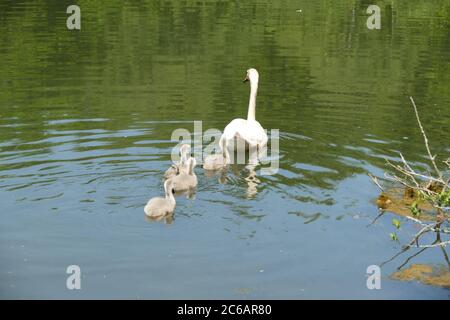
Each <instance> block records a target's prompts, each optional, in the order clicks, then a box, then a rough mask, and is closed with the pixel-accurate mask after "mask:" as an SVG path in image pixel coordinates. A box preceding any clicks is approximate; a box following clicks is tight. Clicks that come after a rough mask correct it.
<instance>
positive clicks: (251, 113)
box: [247, 81, 258, 120]
mask: <svg viewBox="0 0 450 320" xmlns="http://www.w3.org/2000/svg"><path fill="white" fill-rule="evenodd" d="M257 92H258V81H250V100H249V101H248V114H247V120H255V113H256V94H257Z"/></svg>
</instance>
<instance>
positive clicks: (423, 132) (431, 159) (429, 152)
mask: <svg viewBox="0 0 450 320" xmlns="http://www.w3.org/2000/svg"><path fill="white" fill-rule="evenodd" d="M409 99H410V100H411V103H412V105H413V107H414V112H415V114H416V118H417V123H418V124H419V127H420V131H421V132H422V136H423V139H424V141H425V147H426V148H427V152H428V157H429V158H430V161H431V163H432V164H433V167H434V170H435V171H436V173H437V174H438V177H439V178H440V179H442V173H441V171H439V169H438V167H437V165H436V162H435V161H434V158H435V156H433V155H432V154H431V150H430V146H429V145H428V138H427V135H426V134H425V130H424V129H423V126H422V123H421V122H420V118H419V112H418V111H417V107H416V103H415V102H414V99H413V98H412V97H409Z"/></svg>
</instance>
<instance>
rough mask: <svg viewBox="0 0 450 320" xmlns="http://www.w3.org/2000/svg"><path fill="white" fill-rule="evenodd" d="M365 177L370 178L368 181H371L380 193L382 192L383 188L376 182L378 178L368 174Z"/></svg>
mask: <svg viewBox="0 0 450 320" xmlns="http://www.w3.org/2000/svg"><path fill="white" fill-rule="evenodd" d="M367 175H368V176H369V177H370V179H372V181H373V183H375V184H376V185H377V186H378V188H380V190H381V192H384V190H383V187H381V185H380V183H379V182H378V178H377V177H375V176H374V175H372V174H371V173H368V174H367Z"/></svg>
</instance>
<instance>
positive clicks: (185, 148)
mask: <svg viewBox="0 0 450 320" xmlns="http://www.w3.org/2000/svg"><path fill="white" fill-rule="evenodd" d="M190 154H191V146H190V145H188V144H183V145H182V146H181V147H180V156H181V158H182V159H185V160H186V159H187V156H188V155H190Z"/></svg>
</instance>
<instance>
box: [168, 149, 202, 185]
mask: <svg viewBox="0 0 450 320" xmlns="http://www.w3.org/2000/svg"><path fill="white" fill-rule="evenodd" d="M196 164H197V161H196V160H195V158H192V157H191V158H189V159H188V160H187V165H188V168H189V169H188V170H187V171H184V170H183V171H182V172H180V174H178V175H176V176H174V177H173V178H172V181H173V189H174V190H175V192H179V191H186V190H190V189H193V188H195V187H196V186H197V183H198V181H197V176H196V175H195V172H194V168H195V165H196Z"/></svg>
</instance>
